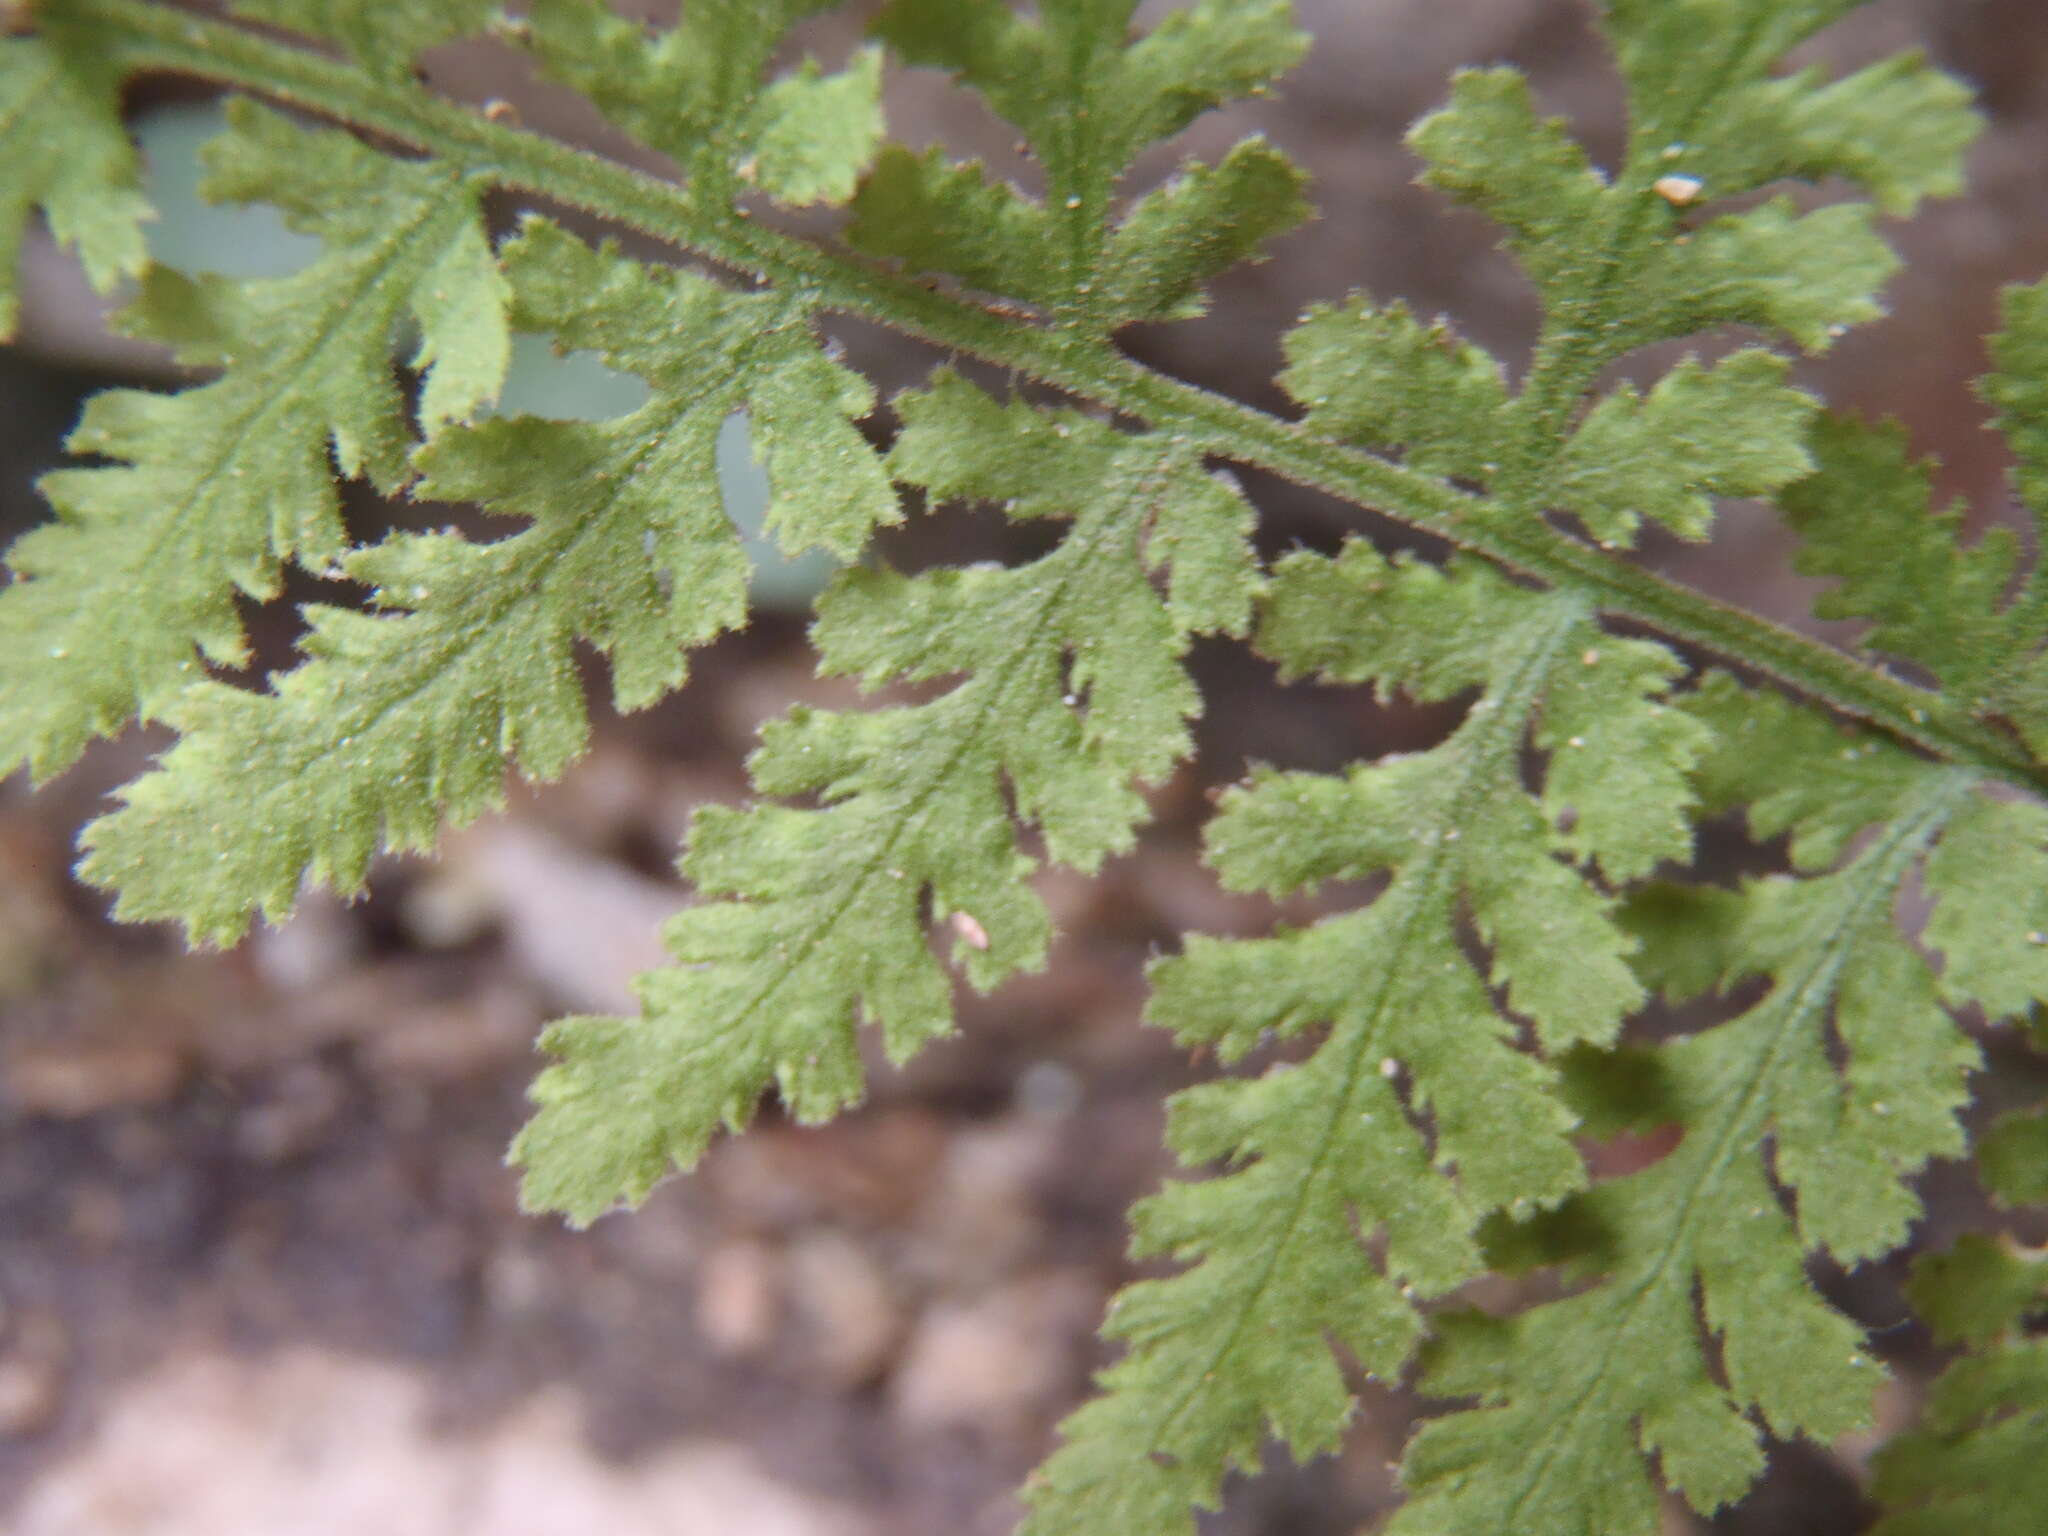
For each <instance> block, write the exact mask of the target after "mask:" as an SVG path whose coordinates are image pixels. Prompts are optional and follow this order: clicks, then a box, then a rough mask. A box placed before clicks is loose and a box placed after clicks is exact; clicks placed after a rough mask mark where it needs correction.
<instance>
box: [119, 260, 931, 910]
mask: <svg viewBox="0 0 2048 1536" xmlns="http://www.w3.org/2000/svg"><path fill="white" fill-rule="evenodd" d="M502 256H503V262H504V272H505V275H506V277H507V278H508V279H509V280H510V282H511V284H512V290H513V294H514V301H515V302H514V308H513V311H512V320H513V323H514V324H515V325H516V326H518V327H520V328H521V329H524V330H529V331H545V332H549V333H551V334H553V335H554V336H555V338H556V342H557V345H558V346H560V347H561V348H562V349H563V350H584V349H590V350H595V351H598V352H600V353H601V354H602V355H603V356H604V358H605V359H606V361H607V362H609V363H610V364H611V365H612V366H613V367H615V368H618V369H620V370H622V371H625V372H629V373H633V374H637V375H639V376H640V377H641V378H644V379H645V380H646V381H647V383H648V386H649V388H650V390H651V392H652V393H651V397H650V398H649V400H648V402H647V403H646V404H645V405H643V406H641V407H640V408H639V409H638V410H636V411H634V412H632V413H631V414H630V415H627V416H624V417H621V418H619V419H618V420H616V421H607V422H597V423H590V422H567V421H546V420H541V419H538V418H535V417H513V418H500V419H497V420H492V421H488V422H484V423H482V424H481V425H477V426H464V427H451V428H447V429H445V430H444V431H443V432H442V433H441V434H440V436H439V437H438V438H437V440H436V441H435V442H433V443H432V444H431V445H429V447H428V448H427V449H426V450H425V451H424V452H423V453H422V454H421V455H420V458H419V461H418V462H419V465H420V467H421V468H422V469H423V470H424V471H425V473H426V479H425V481H424V482H423V483H422V484H421V485H420V486H419V488H418V494H419V495H421V496H424V497H427V498H432V499H440V500H447V501H479V502H482V503H483V504H485V505H486V506H488V507H490V508H491V509H492V510H494V511H498V512H503V513H508V514H512V515H516V516H521V517H527V518H530V519H531V520H532V526H531V527H530V528H528V529H527V530H526V531H524V532H522V533H519V534H516V535H514V536H513V537H511V538H508V539H504V540H502V541H500V542H498V543H494V544H486V545H480V546H479V545H475V544H471V543H470V542H468V541H467V540H465V539H462V538H460V537H458V536H456V535H455V534H453V533H442V534H429V535H417V534H397V535H394V536H393V537H392V538H390V539H389V540H387V541H386V542H385V543H383V544H380V545H378V546H376V547H374V548H369V549H360V550H357V551H354V552H352V553H350V554H349V555H347V556H346V557H345V558H344V559H343V560H342V563H341V567H342V570H343V571H344V572H345V573H346V574H347V575H348V576H350V577H352V578H353V579H355V580H357V581H361V582H363V583H365V584H366V585H368V586H370V587H371V588H373V589H374V591H375V593H376V603H377V606H378V608H379V609H380V610H381V611H380V612H378V613H375V614H365V613H359V612H355V611H353V610H349V609H341V608H330V607H324V606H317V605H316V606H313V607H310V608H309V609H308V611H307V617H308V619H309V621H310V623H311V625H312V634H311V635H310V636H309V637H308V638H307V640H306V641H305V643H304V647H303V648H304V650H305V652H306V655H307V657H308V660H307V661H306V662H305V664H304V665H302V666H300V667H298V668H296V669H295V670H293V671H291V672H289V673H286V674H284V675H283V676H281V677H279V678H278V679H276V683H275V688H274V690H273V691H271V692H268V693H252V692H249V691H248V690H246V689H241V688H234V687H229V686H227V685H225V684H221V683H213V682H205V683H200V684H198V685H196V686H195V687H193V688H192V689H191V690H190V691H189V692H188V693H186V694H185V695H184V696H183V697H182V698H180V699H179V700H178V701H177V702H176V703H175V704H174V705H172V706H171V707H170V708H169V709H168V710H167V711H166V715H167V718H168V719H170V721H171V722H172V723H173V724H174V725H176V726H177V727H178V729H179V731H180V733H181V735H180V740H179V742H178V744H177V746H176V747H174V748H173V749H172V750H171V752H170V753H169V754H167V755H166V756H165V758H164V759H163V761H162V763H161V765H160V766H159V767H158V768H157V769H156V770H155V771H154V772H152V773H149V774H146V775H144V776H143V777H142V778H140V779H138V780H137V781H135V782H134V783H133V784H131V785H129V786H128V787H127V788H126V789H125V790H123V791H122V798H123V800H124V802H125V804H124V805H123V807H122V809H120V810H119V811H116V812H114V813H113V814H112V815H110V816H106V817H103V818H102V819H101V820H99V821H97V822H95V823H93V825H92V826H91V827H90V828H88V829H87V831H86V832H85V834H84V836H83V838H82V843H83V845H84V846H85V848H86V849H87V850H88V857H87V858H86V860H85V862H84V864H83V865H82V866H81V873H83V874H84V876H85V877H86V878H87V879H89V880H91V881H94V882H95V883H97V884H100V885H104V886H108V887H111V888H113V889H114V890H116V891H118V892H119V895H120V901H119V904H118V908H117V910H119V911H120V912H121V913H122V914H123V915H124V916H127V917H133V918H138V919H161V918H177V919H181V920H182V921H183V922H184V923H185V925H186V928H187V931H188V932H189V933H190V934H191V936H192V937H193V939H194V940H195V941H210V942H222V943H225V942H232V941H233V940H234V939H236V938H239V937H240V936H241V934H242V933H243V931H244V930H245V929H246V927H247V925H248V922H249V919H250V916H251V914H252V913H254V912H257V911H261V912H262V913H263V914H264V915H265V916H267V917H270V918H272V919H281V918H282V917H283V916H284V915H285V914H286V913H287V912H289V911H290V910H291V907H292V904H293V901H294V899H295V898H296V895H297V892H298V890H299V886H300V884H301V881H302V879H303V877H304V876H306V875H307V874H308V873H310V874H311V875H312V877H313V878H314V879H316V880H319V881H321V882H322V883H324V884H328V885H332V886H334V887H336V888H338V889H340V890H343V891H353V890H355V889H357V888H358V887H360V885H361V883H362V879H363V874H364V871H365V869H366V868H367V866H368V864H369V861H370V859H371V857H372V856H373V855H374V854H375V853H376V852H377V851H378V849H379V848H380V847H382V848H392V849H416V848H425V847H428V846H431V845H432V843H433V841H434V839H435V837H436V835H437V833H438V832H439V830H440V828H441V827H442V826H443V825H444V824H450V823H454V824H459V823H461V822H463V821H466V820H469V819H470V818H472V817H474V816H476V815H477V814H478V813H479V812H481V811H483V810H485V809H487V808H488V807H491V806H494V805H496V804H498V803H499V802H500V800H501V799H502V796H503V780H504V770H505V768H506V766H507V765H508V763H509V764H513V765H516V766H517V767H518V768H519V769H520V770H521V771H522V772H523V773H525V774H526V775H528V776H529V777H531V778H535V779H548V778H553V777H555V776H556V775H558V774H559V773H560V772H561V771H562V770H563V768H564V767H566V766H567V765H568V763H569V762H570V761H571V760H573V759H574V758H575V757H576V756H577V755H578V754H579V753H580V752H581V751H582V749H583V744H584V740H585V737H586V735H587V731H588V727H587V722H586V718H585V712H584V704H583V686H582V681H581V679H580V677H579V676H578V672H577V666H576V658H575V652H574V647H575V644H576V643H577V642H578V641H586V642H588V643H590V644H592V645H594V646H596V647H597V648H598V649H599V650H601V651H603V652H605V653H606V654H607V656H608V657H609V658H610V660H611V665H612V691H613V695H614V697H615V698H616V699H617V701H618V704H619V707H620V708H622V709H640V708H644V707H646V706H647V705H648V704H651V703H653V702H654V701H655V700H656V699H658V698H660V697H661V696H662V695H664V694H665V693H667V692H669V691H670V690H672V689H674V688H677V687H679V686H681V684H682V682H683V678H684V673H685V669H686V665H687V661H688V655H689V652H690V651H691V650H692V649H693V648H695V647H696V646H698V645H701V644H703V643H704V642H705V641H706V640H709V639H710V638H712V637H713V636H715V635H717V634H719V633H720V632H721V631H724V630H727V629H730V628H733V627H735V626H737V625H739V624H740V623H742V622H744V620H745V618H746V612H747V590H746V588H747V559H746V556H745V554H744V553H743V552H742V551H741V548H740V543H739V536H738V534H737V533H736V531H735V530H734V528H733V526H732V524H731V522H730V521H729V520H728V519H727V517H726V515H725V509H724V506H723V504H722V502H721V500H720V497H719V488H718V474H717V468H716V463H715V458H716V452H717V442H718V432H719V428H720V426H721V424H722V423H723V422H724V420H725V418H726V417H727V416H729V415H730V414H732V413H733V412H735V411H740V410H744V411H746V412H747V413H748V417H749V421H750V424H751V426H752V429H753V437H754V440H755V442H756V443H758V444H760V445H761V447H762V449H763V452H764V455H765V457H766V460H767V465H768V472H769V477H770V481H771V484H772V486H773V495H772V497H771V499H770V502H769V506H768V514H767V523H768V527H769V529H770V530H771V531H772V532H773V533H775V534H776V536H777V538H778V540H779V542H780V543H781V544H782V545H783V546H784V547H785V548H786V549H788V550H789V551H791V552H792V553H793V552H796V551H798V550H802V549H805V548H808V547H812V546H822V547H824V548H827V549H829V550H831V551H833V552H834V553H835V554H837V555H839V556H840V557H841V558H851V557H852V556H853V555H855V554H856V553H858V551H859V549H860V547H861V546H862V544H863V543H865V541H866V539H867V536H868V534H869V532H870V531H871V530H872V529H873V528H874V527H875V526H876V525H878V524H881V523H888V522H893V521H895V520H896V518H897V516H898V510H897V502H896V497H895V493H894V491H892V490H891V488H890V486H889V483H888V477H887V475H886V474H885V472H884V471H883V469H882V467H881V461H880V459H879V457H878V456H877V455H876V454H875V453H874V452H873V450H871V449H870V448H869V447H868V445H867V443H866V442H865V441H864V440H863V439H862V437H861V435H860V433H859V431H858V430H857V429H856V428H855V427H854V426H853V424H852V423H853V420H854V419H857V418H859V417H861V416H863V415H865V414H866V413H867V411H868V409H869V407H870V406H871V405H872V404H873V393H872V391H871V390H870V388H869V386H868V384H867V381H866V380H864V379H862V378H860V377H859V376H858V375H857V374H853V373H850V372H848V371H847V370H846V369H844V368H842V367H840V366H839V365H838V364H836V363H834V362H832V361H830V360H829V359H828V358H826V357H825V356H824V354H823V352H822V350H821V349H820V347H819V345H818V340H817V337H816V336H815V335H814V334H813V332H812V329H811V324H810V313H809V310H808V307H807V305H806V304H805V302H804V300H803V299H802V298H800V297H789V296H785V295H782V294H779V293H773V292H764V293H753V294H740V293H733V292H730V291H728V290H726V289H723V288H721V287H719V286H718V285H716V284H714V283H712V282H710V281H709V280H708V279H705V278H702V277H698V276H695V275H693V274H691V273H687V272H681V271H673V270H670V271H663V272H659V273H657V272H655V271H651V270H649V269H648V268H646V267H643V266H640V265H639V264H638V263H635V262H630V261H627V260H625V259H624V258H622V257H620V256H619V255H617V254H616V253H615V252H613V251H611V250H609V249H606V250H592V249H591V248H590V247H588V246H586V245H584V244H583V243H582V242H581V241H579V240H577V239H575V238H574V237H573V236H571V235H568V234H565V233H564V232H562V231H561V230H560V229H559V228H557V227H556V226H554V225H552V224H549V223H547V222H545V221H540V220H535V221H532V222H529V224H528V225H527V227H526V229H525V230H524V232H523V233H522V234H521V236H520V237H519V239H517V240H516V241H514V242H512V243H511V244H509V245H508V246H507V247H506V248H505V250H504V251H503V253H502ZM229 823H232V824H234V825H236V826H238V827H240V828H242V829H243V832H244V833H245V834H247V835H238V836H229V835H227V834H226V833H225V832H224V831H223V828H224V827H226V826H227V825H228V824H229Z"/></svg>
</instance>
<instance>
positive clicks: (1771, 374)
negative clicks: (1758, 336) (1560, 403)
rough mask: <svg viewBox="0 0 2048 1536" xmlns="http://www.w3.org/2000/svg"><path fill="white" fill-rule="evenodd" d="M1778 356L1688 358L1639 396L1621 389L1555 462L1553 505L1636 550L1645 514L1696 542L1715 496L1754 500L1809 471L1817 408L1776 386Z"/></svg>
mask: <svg viewBox="0 0 2048 1536" xmlns="http://www.w3.org/2000/svg"><path fill="white" fill-rule="evenodd" d="M1785 371H1786V366H1785V360H1784V359H1783V358H1781V357H1777V356H1775V355H1773V354H1772V353H1769V352H1758V351H1744V352H1737V353H1736V354H1735V355H1734V356H1732V357H1730V358H1727V359H1725V360H1724V361H1722V362H1720V363H1718V364H1716V365H1715V366H1714V367H1712V368H1702V367H1700V366H1699V365H1698V364H1697V363H1694V362H1692V361H1690V360H1688V361H1686V362H1683V363H1680V364H1679V365H1678V366H1677V367H1676V368H1674V369H1672V370H1671V372H1669V373H1667V374H1666V375H1664V377H1663V378H1661V379H1659V380H1658V381H1657V383H1656V386H1655V387H1654V388H1652V389H1651V391H1650V392H1649V394H1648V395H1647V396H1639V395H1637V394H1636V392H1635V391H1634V390H1633V389H1631V388H1629V387H1628V386H1626V385H1624V386H1623V387H1622V388H1620V389H1618V390H1616V391H1615V392H1614V393H1613V394H1611V395H1609V396H1608V397H1607V398H1606V399H1604V400H1602V401H1601V402H1600V403H1599V404H1598V405H1597V406H1595V407H1594V408H1593V411H1592V413H1591V414H1590V415H1588V416H1587V418H1586V420H1585V422H1584V424H1583V425H1582V426H1580V428H1579V430H1578V432H1577V433H1576V434H1574V436H1573V437H1572V440H1571V443H1570V444H1569V446H1567V447H1566V449H1565V451H1564V453H1563V454H1562V455H1561V456H1560V457H1559V459H1558V463H1557V468H1556V470H1555V472H1554V478H1553V479H1552V482H1551V492H1550V499H1551V502H1552V504H1553V505H1554V506H1556V507H1558V508H1560V509H1562V510H1564V511H1567V512H1575V513H1577V514H1578V516H1579V518H1580V519H1581V520H1582V521H1583V522H1584V523H1585V524H1586V527H1587V528H1588V529H1589V530H1590V531H1591V533H1592V534H1593V536H1594V537H1595V538H1596V539H1598V540H1600V542H1601V543H1602V544H1605V545H1608V546H1615V545H1622V546H1626V545H1628V544H1631V543H1633V542H1634V539H1635V530H1636V528H1637V526H1638V525H1639V523H1640V522H1641V521H1642V519H1644V518H1652V519H1655V520H1656V521H1657V522H1660V523H1662V524H1663V525H1664V526H1665V527H1667V528H1669V529H1670V530H1671V531H1672V532H1673V533H1675V534H1677V535H1678V536H1679V537H1680V538H1682V539H1694V540H1698V539H1704V538H1706V536H1707V534H1708V532H1709V530H1710V529H1711V527H1712V525H1713V520H1714V504H1713V501H1712V499H1711V498H1713V497H1716V496H1762V495H1766V494H1768V493H1769V492H1771V491H1775V490H1777V489H1778V488H1779V487H1780V486H1782V485H1785V484H1788V483H1789V482H1791V481H1793V480H1797V479H1799V478H1800V477H1801V476H1803V475H1805V474H1806V473H1807V472H1808V471H1809V470H1811V469H1812V467H1813V461H1812V459H1810V458H1809V457H1808V456H1807V452H1806V444H1805V437H1806V426H1807V423H1808V422H1809V421H1810V420H1811V419H1812V417H1813V413H1814V411H1815V409H1816V408H1817V407H1816V403H1815V401H1814V400H1813V399H1812V397H1810V396H1808V395H1805V394H1802V393H1800V392H1799V391H1797V390H1793V389H1788V388H1786V387H1785Z"/></svg>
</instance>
